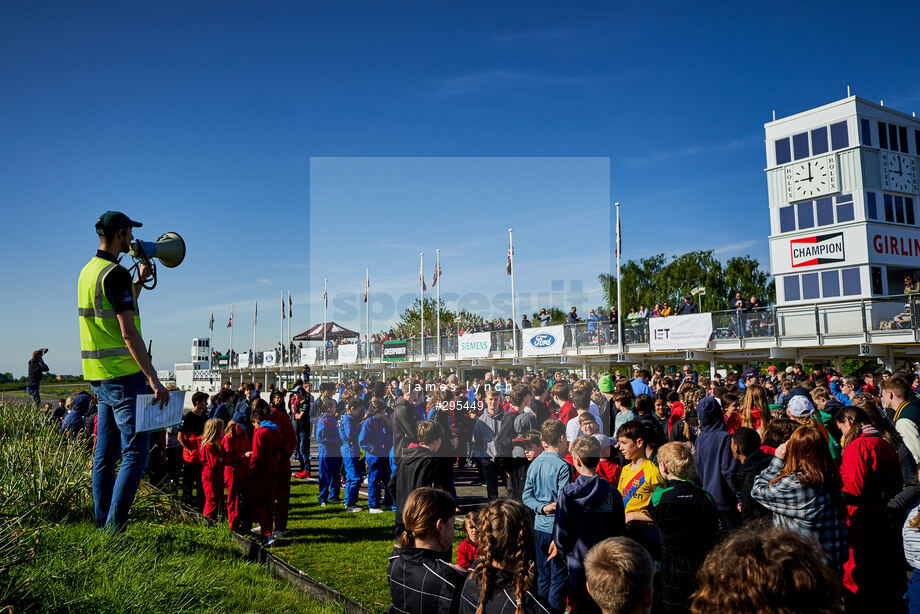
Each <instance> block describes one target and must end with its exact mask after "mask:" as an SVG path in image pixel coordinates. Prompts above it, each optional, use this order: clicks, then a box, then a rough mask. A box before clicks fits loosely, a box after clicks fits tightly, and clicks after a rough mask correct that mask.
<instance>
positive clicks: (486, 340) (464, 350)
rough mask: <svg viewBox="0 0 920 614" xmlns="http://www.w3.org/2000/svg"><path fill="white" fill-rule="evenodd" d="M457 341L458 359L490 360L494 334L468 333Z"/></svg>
mask: <svg viewBox="0 0 920 614" xmlns="http://www.w3.org/2000/svg"><path fill="white" fill-rule="evenodd" d="M457 340H458V341H459V344H460V345H459V346H457V347H458V349H457V358H488V357H489V352H490V351H491V350H492V333H466V334H464V335H460V336H459V337H458V338H457Z"/></svg>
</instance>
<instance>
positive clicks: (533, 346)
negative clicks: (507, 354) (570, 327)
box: [521, 324, 565, 356]
mask: <svg viewBox="0 0 920 614" xmlns="http://www.w3.org/2000/svg"><path fill="white" fill-rule="evenodd" d="M564 340H565V334H564V333H563V326H562V325H561V324H560V325H557V326H543V327H540V328H525V329H523V330H522V331H521V354H522V355H523V356H546V355H548V354H561V353H562V345H563V342H564Z"/></svg>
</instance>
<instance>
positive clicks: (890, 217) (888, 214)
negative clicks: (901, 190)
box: [884, 194, 894, 222]
mask: <svg viewBox="0 0 920 614" xmlns="http://www.w3.org/2000/svg"><path fill="white" fill-rule="evenodd" d="M884 199H885V221H886V222H893V221H894V201H892V199H891V194H885V196H884Z"/></svg>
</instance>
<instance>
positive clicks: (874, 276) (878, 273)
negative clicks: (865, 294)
mask: <svg viewBox="0 0 920 614" xmlns="http://www.w3.org/2000/svg"><path fill="white" fill-rule="evenodd" d="M869 279H870V281H871V282H872V294H883V292H882V268H881V267H877V266H874V267H872V268H871V269H869Z"/></svg>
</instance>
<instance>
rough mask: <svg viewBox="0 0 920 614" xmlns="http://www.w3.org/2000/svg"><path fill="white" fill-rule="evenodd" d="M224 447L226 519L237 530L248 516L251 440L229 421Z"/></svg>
mask: <svg viewBox="0 0 920 614" xmlns="http://www.w3.org/2000/svg"><path fill="white" fill-rule="evenodd" d="M221 444H222V446H223V448H224V455H225V460H224V485H225V486H226V488H227V520H228V522H229V523H230V530H231V531H239V530H240V529H241V528H242V527H243V525H244V524H246V522H249V521H248V520H247V521H244V520H243V518H244V517H245V518H250V512H249V510H248V509H247V505H246V501H245V499H246V495H245V493H246V476H248V475H249V457H250V456H252V442H250V441H249V434H247V433H246V429H245V428H243V427H242V426H240V425H239V424H237V423H236V422H234V421H232V420H231V421H230V423H229V424H228V425H227V430H226V431H224V439H223V441H222V442H221Z"/></svg>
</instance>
